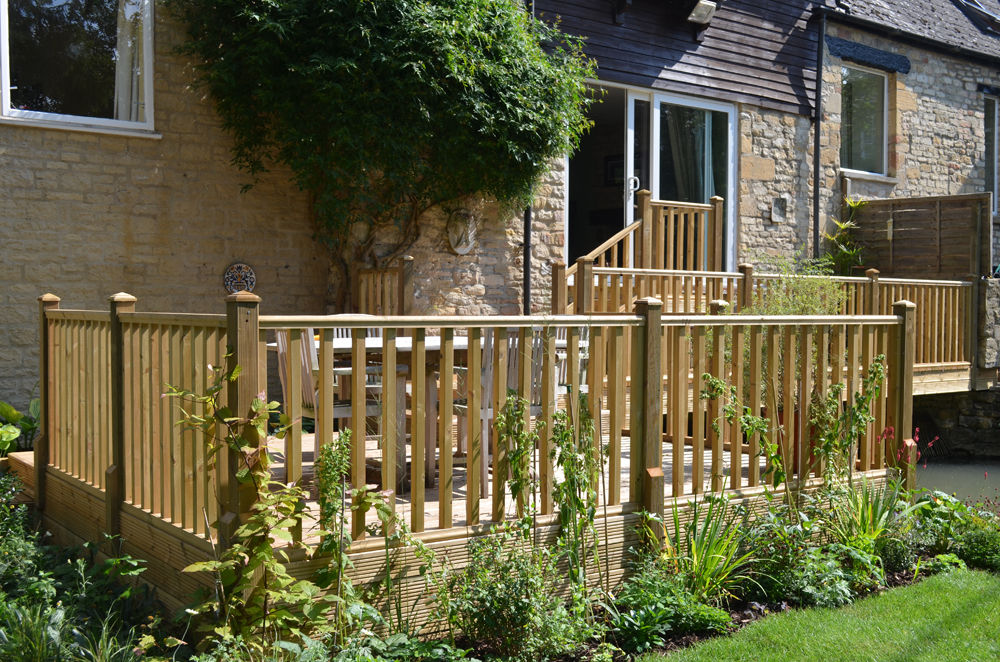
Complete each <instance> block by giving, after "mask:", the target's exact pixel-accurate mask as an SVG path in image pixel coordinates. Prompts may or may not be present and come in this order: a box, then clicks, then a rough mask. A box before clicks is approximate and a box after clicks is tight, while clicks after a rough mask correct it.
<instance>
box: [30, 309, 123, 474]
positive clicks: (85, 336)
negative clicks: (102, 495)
mask: <svg viewBox="0 0 1000 662" xmlns="http://www.w3.org/2000/svg"><path fill="white" fill-rule="evenodd" d="M47 318H48V326H49V333H48V341H49V346H48V348H47V352H48V356H49V361H50V365H51V373H50V375H49V379H48V380H47V382H48V392H49V395H50V402H51V403H52V408H51V410H50V411H49V412H47V413H48V416H47V417H46V424H47V425H48V426H49V427H50V429H51V430H52V434H51V435H50V436H49V439H50V440H51V442H50V444H49V452H50V457H51V463H52V466H54V467H57V468H58V469H60V470H62V471H64V472H65V473H67V474H70V475H72V476H75V477H77V478H79V479H80V480H82V481H84V482H86V483H88V484H90V485H93V486H95V487H98V488H101V489H103V488H104V487H105V486H106V483H105V470H106V469H107V468H108V465H109V464H111V444H110V443H109V439H110V437H111V412H110V400H111V367H110V364H109V347H110V342H111V332H110V329H111V316H110V314H109V313H107V312H98V311H85V310H52V311H50V312H49V313H48V316H47Z"/></svg>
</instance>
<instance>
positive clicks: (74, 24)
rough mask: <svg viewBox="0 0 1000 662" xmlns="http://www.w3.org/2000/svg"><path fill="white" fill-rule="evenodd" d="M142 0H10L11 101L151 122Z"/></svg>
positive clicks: (42, 109)
mask: <svg viewBox="0 0 1000 662" xmlns="http://www.w3.org/2000/svg"><path fill="white" fill-rule="evenodd" d="M142 10H143V7H142V0H9V3H8V12H9V18H10V29H9V40H10V63H11V70H10V86H11V91H10V94H11V106H12V107H13V108H14V109H18V110H29V111H40V112H46V113H59V114H62V115H78V116H82V117H96V118H103V119H119V120H127V121H135V122H142V121H145V112H144V103H143V94H142V89H143V85H142V76H143V69H144V67H143V44H142V41H143V25H142V18H143V11H142Z"/></svg>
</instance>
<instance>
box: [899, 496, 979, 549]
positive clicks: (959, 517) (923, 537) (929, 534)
mask: <svg viewBox="0 0 1000 662" xmlns="http://www.w3.org/2000/svg"><path fill="white" fill-rule="evenodd" d="M913 514H914V518H913V528H912V529H911V531H910V539H911V541H912V544H913V546H914V548H915V549H916V550H917V551H918V552H920V553H923V554H929V555H932V556H933V555H937V554H943V553H945V552H948V551H949V550H951V547H952V543H953V542H954V541H955V540H957V538H958V537H959V535H960V534H961V533H962V532H963V531H964V530H965V529H966V528H967V527H968V526H969V525H970V523H971V522H972V517H973V514H972V513H971V512H970V510H969V508H968V507H967V506H966V505H965V504H963V503H962V502H961V501H959V500H958V499H956V498H955V497H953V496H951V495H949V494H945V493H944V492H937V491H935V492H928V491H924V492H922V493H921V494H919V495H918V497H917V500H916V507H915V509H914V511H913Z"/></svg>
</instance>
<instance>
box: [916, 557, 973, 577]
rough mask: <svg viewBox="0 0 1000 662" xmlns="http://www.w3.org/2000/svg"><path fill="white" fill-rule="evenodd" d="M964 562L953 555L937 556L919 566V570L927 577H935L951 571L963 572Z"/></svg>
mask: <svg viewBox="0 0 1000 662" xmlns="http://www.w3.org/2000/svg"><path fill="white" fill-rule="evenodd" d="M965 569H966V565H965V561H963V560H962V559H960V558H958V556H956V555H955V554H951V553H947V554H937V555H935V556H934V558H932V559H929V560H927V561H924V562H923V563H921V564H920V570H921V571H923V572H924V573H926V574H928V575H937V574H940V573H943V572H951V571H952V570H965Z"/></svg>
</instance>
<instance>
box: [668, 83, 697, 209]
mask: <svg viewBox="0 0 1000 662" xmlns="http://www.w3.org/2000/svg"><path fill="white" fill-rule="evenodd" d="M705 158H706V152H705V111H704V110H700V109H697V108H688V107H685V106H676V105H673V104H668V103H664V104H661V105H660V198H661V199H662V200H677V201H678V202H705V200H704V199H703V198H704V193H705V181H704V168H705Z"/></svg>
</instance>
